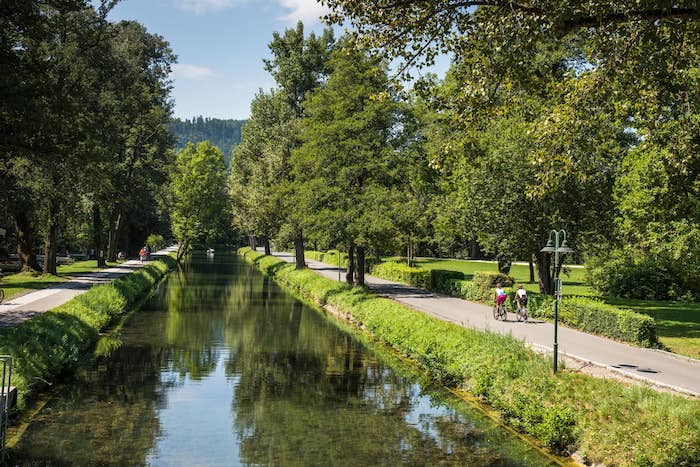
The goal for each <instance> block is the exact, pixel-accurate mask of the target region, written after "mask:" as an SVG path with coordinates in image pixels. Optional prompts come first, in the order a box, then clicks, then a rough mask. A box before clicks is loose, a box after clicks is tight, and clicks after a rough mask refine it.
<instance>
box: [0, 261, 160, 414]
mask: <svg viewBox="0 0 700 467" xmlns="http://www.w3.org/2000/svg"><path fill="white" fill-rule="evenodd" d="M173 266H174V260H173V258H172V257H170V256H164V257H158V258H156V259H155V260H154V261H151V262H150V263H148V264H147V265H146V266H144V267H142V268H140V269H138V270H137V271H135V272H133V273H130V274H127V275H126V276H122V277H120V278H118V279H116V280H115V281H113V282H112V283H110V284H103V285H97V286H95V287H93V288H91V289H90V290H89V291H87V292H85V293H84V294H82V295H78V296H77V297H76V298H74V299H72V300H70V301H68V302H66V303H64V304H63V305H61V306H59V307H57V308H54V309H53V310H50V311H48V312H46V313H43V314H40V315H38V316H36V317H34V318H32V319H30V320H27V321H24V322H23V323H22V324H20V325H18V326H15V327H7V328H3V329H1V330H0V350H1V351H2V353H3V354H6V355H11V356H12V357H13V361H14V368H13V374H12V377H13V384H15V385H16V386H17V388H18V395H19V397H18V408H19V410H20V411H21V410H24V409H25V408H26V403H27V400H28V398H29V397H30V396H31V395H32V394H34V393H35V392H36V391H39V390H41V389H42V388H43V387H45V386H46V385H47V384H52V383H53V382H55V381H56V380H57V379H58V378H60V377H61V376H62V375H63V374H65V373H66V372H68V371H70V370H71V369H73V368H75V367H76V365H77V364H78V363H79V362H80V361H81V359H83V358H85V353H86V352H87V351H88V350H89V349H90V348H91V347H92V346H93V345H94V344H95V342H97V339H98V337H99V333H100V332H101V331H103V330H105V329H106V328H107V327H108V326H109V325H110V324H112V323H113V322H114V320H115V318H117V317H118V316H120V315H122V314H123V313H124V312H125V311H126V310H127V309H128V307H130V306H133V305H134V304H135V303H136V302H137V300H138V299H139V298H140V297H142V296H143V295H144V293H145V292H147V291H148V290H149V289H150V288H151V287H152V286H153V285H154V284H155V283H156V281H157V280H158V279H159V278H160V277H161V276H163V275H164V274H165V273H166V272H167V271H168V269H169V268H172V267H173Z"/></svg>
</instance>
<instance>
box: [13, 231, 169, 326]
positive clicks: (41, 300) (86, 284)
mask: <svg viewBox="0 0 700 467" xmlns="http://www.w3.org/2000/svg"><path fill="white" fill-rule="evenodd" d="M172 251H177V245H175V246H170V247H168V248H165V249H163V250H160V251H158V252H157V253H154V254H152V255H151V256H152V257H154V258H155V257H157V256H159V255H165V254H168V253H170V252H172ZM146 264H148V261H146V262H144V263H141V262H140V261H139V260H137V259H135V260H131V261H126V262H124V263H122V264H120V265H119V266H116V267H113V268H107V269H103V270H101V271H95V272H89V273H85V274H82V275H80V276H76V277H74V278H72V279H71V280H68V281H66V282H61V283H59V284H54V285H52V286H50V287H47V288H45V289H41V290H37V291H36V292H31V293H28V294H25V295H22V296H19V297H14V298H10V299H8V300H5V301H3V302H2V303H0V327H7V326H16V325H18V324H20V323H21V322H23V321H26V320H28V319H30V318H32V317H33V316H36V315H38V314H41V313H44V312H45V311H48V310H50V309H52V308H56V307H57V306H59V305H62V304H64V303H66V302H67V301H68V300H71V299H72V298H73V297H75V296H77V295H80V294H81V293H84V292H87V291H88V290H90V288H91V287H92V286H93V285H96V284H104V283H107V282H112V281H113V280H115V279H117V278H118V277H121V276H123V275H125V274H129V273H131V272H134V271H136V270H137V269H139V268H141V267H143V266H144V265H146Z"/></svg>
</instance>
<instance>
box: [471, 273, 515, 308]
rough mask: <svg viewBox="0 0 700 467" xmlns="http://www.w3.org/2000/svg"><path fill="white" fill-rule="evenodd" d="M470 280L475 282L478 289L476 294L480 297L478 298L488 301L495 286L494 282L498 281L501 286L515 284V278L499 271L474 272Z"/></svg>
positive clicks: (490, 299)
mask: <svg viewBox="0 0 700 467" xmlns="http://www.w3.org/2000/svg"><path fill="white" fill-rule="evenodd" d="M472 281H473V282H474V284H476V288H477V290H478V296H479V297H480V298H479V299H478V300H481V301H488V302H491V301H492V297H493V291H492V289H493V288H494V287H496V284H498V283H500V284H501V285H502V286H503V288H507V287H512V286H513V284H515V279H513V278H512V277H510V276H508V275H506V274H502V273H500V272H476V273H474V276H473V277H472Z"/></svg>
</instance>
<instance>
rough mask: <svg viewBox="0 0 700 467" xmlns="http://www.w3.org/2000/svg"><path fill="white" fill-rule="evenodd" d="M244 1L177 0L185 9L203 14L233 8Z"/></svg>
mask: <svg viewBox="0 0 700 467" xmlns="http://www.w3.org/2000/svg"><path fill="white" fill-rule="evenodd" d="M244 1H245V0H177V3H178V5H179V6H180V8H182V9H183V10H187V11H193V12H195V13H197V14H198V15H201V14H204V13H208V12H210V11H220V10H225V9H227V8H232V7H234V6H236V5H238V4H240V3H243V2H244Z"/></svg>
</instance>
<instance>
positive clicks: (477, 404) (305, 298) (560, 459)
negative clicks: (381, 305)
mask: <svg viewBox="0 0 700 467" xmlns="http://www.w3.org/2000/svg"><path fill="white" fill-rule="evenodd" d="M238 256H239V257H241V258H242V259H243V260H244V261H245V262H246V263H248V264H249V265H251V266H252V267H254V268H255V269H256V270H257V271H258V272H260V273H262V274H263V275H265V276H267V277H270V278H271V279H272V280H274V281H275V282H276V283H277V284H279V285H280V286H281V287H283V288H284V289H285V290H286V291H288V292H289V293H291V294H292V295H293V296H294V297H295V298H296V299H298V300H299V301H301V302H302V303H305V304H307V305H309V306H311V307H312V308H314V309H315V310H316V311H317V312H320V313H322V314H325V315H331V316H332V317H334V318H335V320H337V321H341V322H343V323H345V324H348V325H349V326H351V327H352V328H353V329H355V330H357V331H359V332H361V333H362V334H364V335H365V336H367V337H368V338H369V339H370V340H371V341H372V342H374V343H375V344H377V345H380V346H382V348H383V350H385V351H388V352H389V353H391V354H392V355H394V356H395V357H397V358H399V359H400V360H401V361H402V362H404V363H406V364H408V365H410V366H411V367H413V368H414V369H415V370H416V371H418V372H419V373H421V374H423V375H424V376H427V377H428V378H430V377H429V375H428V374H427V372H426V371H425V369H423V368H422V367H421V366H420V365H419V364H418V362H416V361H415V360H413V359H411V358H409V357H407V356H406V355H404V354H402V353H400V352H399V351H397V350H396V349H395V348H393V347H391V346H389V345H387V344H386V343H385V342H384V341H382V340H381V339H380V338H379V337H378V336H376V335H375V334H373V333H372V332H370V331H369V330H368V329H367V328H366V327H365V326H364V325H362V323H360V322H358V321H357V320H356V319H355V318H354V317H353V316H352V315H351V314H349V313H346V312H344V311H342V310H340V309H336V308H335V307H333V306H331V305H328V304H324V303H321V301H320V300H319V299H318V298H316V297H315V296H312V295H307V294H304V293H302V292H301V291H300V290H299V289H298V288H297V287H295V286H294V285H293V284H291V283H288V282H286V281H284V280H283V279H281V278H279V277H277V276H275V275H269V274H266V273H265V271H263V270H262V269H260V268H259V267H258V265H257V263H255V262H253V261H250V260H249V259H248V258H246V257H245V256H243V255H238ZM430 379H431V381H433V383H434V384H435V385H437V386H440V387H441V388H443V389H445V390H447V391H448V392H450V393H451V394H452V395H454V396H455V397H457V398H459V399H460V400H462V401H464V402H465V403H467V404H469V405H471V406H472V407H474V408H476V409H477V410H479V411H480V412H482V413H483V414H484V415H485V416H486V417H488V418H489V419H491V420H492V421H494V422H495V423H496V424H497V425H498V426H500V427H502V428H504V429H506V431H508V432H509V433H510V434H512V435H514V436H516V437H517V438H518V439H520V440H521V441H523V442H525V443H526V444H528V445H529V446H531V447H532V448H534V449H535V450H537V451H538V452H539V453H540V454H542V455H543V456H545V457H547V458H548V459H549V460H551V461H552V462H554V463H556V464H557V465H560V466H563V467H572V466H585V465H586V464H584V463H583V462H581V461H579V460H578V459H577V457H578V456H576V453H573V454H572V455H571V456H568V457H565V456H560V455H557V454H555V453H553V452H551V451H549V450H548V449H546V448H544V447H543V446H540V445H539V444H538V443H537V442H536V441H535V440H534V439H533V438H531V437H529V436H528V435H526V434H525V433H520V432H519V431H517V430H515V429H514V428H513V427H511V426H509V425H507V424H505V423H503V420H502V419H501V416H500V412H498V411H497V410H496V409H494V408H492V407H491V406H489V405H488V404H485V403H483V402H481V401H480V400H479V399H478V398H477V397H476V396H474V395H472V394H470V393H469V392H468V391H465V390H460V389H457V388H451V387H448V386H445V385H443V384H441V383H440V382H438V381H436V380H434V379H433V378H430Z"/></svg>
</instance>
